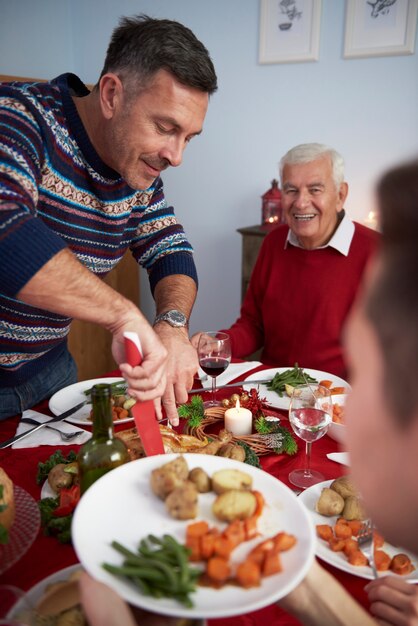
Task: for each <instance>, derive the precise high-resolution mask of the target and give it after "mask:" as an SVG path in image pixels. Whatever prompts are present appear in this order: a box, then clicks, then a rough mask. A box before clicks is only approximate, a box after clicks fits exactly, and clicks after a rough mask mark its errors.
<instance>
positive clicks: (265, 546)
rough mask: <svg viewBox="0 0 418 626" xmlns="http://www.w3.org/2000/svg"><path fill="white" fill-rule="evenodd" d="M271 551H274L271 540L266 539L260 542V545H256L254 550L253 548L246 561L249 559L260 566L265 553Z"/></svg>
mask: <svg viewBox="0 0 418 626" xmlns="http://www.w3.org/2000/svg"><path fill="white" fill-rule="evenodd" d="M273 549H274V541H273V539H266V540H265V541H262V542H261V543H259V544H258V546H255V548H253V549H252V550H251V551H250V553H249V554H248V556H247V560H248V559H250V560H251V561H255V562H256V563H258V564H259V565H260V566H261V565H262V564H263V563H264V557H265V556H266V554H267V552H269V551H270V550H273Z"/></svg>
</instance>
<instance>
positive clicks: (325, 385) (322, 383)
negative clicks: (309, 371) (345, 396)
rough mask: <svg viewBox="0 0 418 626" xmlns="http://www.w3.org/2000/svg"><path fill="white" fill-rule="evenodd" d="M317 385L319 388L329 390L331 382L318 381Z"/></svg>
mask: <svg viewBox="0 0 418 626" xmlns="http://www.w3.org/2000/svg"><path fill="white" fill-rule="evenodd" d="M318 384H319V385H321V387H326V388H327V389H331V387H332V380H320V381H319V383H318Z"/></svg>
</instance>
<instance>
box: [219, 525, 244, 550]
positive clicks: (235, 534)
mask: <svg viewBox="0 0 418 626" xmlns="http://www.w3.org/2000/svg"><path fill="white" fill-rule="evenodd" d="M222 534H223V535H224V537H226V538H227V539H229V541H230V542H231V544H232V545H233V546H234V548H235V547H236V546H238V545H239V544H240V543H242V542H243V541H245V537H246V534H245V527H244V522H243V521H242V520H239V519H236V520H234V521H233V522H231V523H230V524H228V526H227V527H226V528H225V530H224V531H223V533H222Z"/></svg>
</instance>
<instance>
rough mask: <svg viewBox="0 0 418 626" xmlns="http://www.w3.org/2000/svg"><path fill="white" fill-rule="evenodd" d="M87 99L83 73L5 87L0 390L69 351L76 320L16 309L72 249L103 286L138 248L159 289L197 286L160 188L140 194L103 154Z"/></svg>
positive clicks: (0, 100)
mask: <svg viewBox="0 0 418 626" xmlns="http://www.w3.org/2000/svg"><path fill="white" fill-rule="evenodd" d="M88 93H89V92H88V89H87V87H86V86H85V85H84V84H83V83H82V82H81V81H80V80H79V79H78V78H77V76H75V75H74V74H64V75H62V76H59V77H58V78H56V79H54V80H53V81H51V83H35V84H24V83H4V84H2V85H0V267H1V271H0V386H13V385H16V384H19V383H21V382H24V381H25V380H28V379H29V378H31V376H32V375H33V374H34V373H35V372H37V371H39V369H41V368H42V366H43V365H44V364H45V363H46V362H47V361H48V359H52V358H56V357H57V356H58V355H59V353H60V352H62V351H63V350H64V348H65V344H66V337H67V334H68V331H69V325H70V322H71V319H69V318H65V317H62V316H60V315H55V314H53V313H48V312H46V311H43V310H41V309H37V308H34V307H30V306H28V305H26V304H24V303H22V302H20V301H18V300H16V295H17V293H18V292H19V290H20V289H21V288H22V287H23V286H24V285H25V284H26V283H27V282H28V280H30V278H31V277H32V276H33V275H34V274H35V273H36V272H37V271H38V270H39V269H40V268H41V267H42V266H43V265H44V264H45V263H46V262H47V261H49V260H50V259H51V258H52V257H53V256H54V255H55V254H57V253H58V252H59V251H60V250H62V249H63V248H68V249H70V250H71V251H72V252H73V253H74V254H75V255H76V256H77V258H78V260H79V261H80V262H81V263H82V264H83V265H85V266H86V267H87V268H88V269H89V270H90V271H92V272H94V273H95V274H97V275H98V276H100V277H104V276H105V275H106V274H107V273H108V272H109V271H110V270H111V269H112V268H113V267H114V266H115V265H116V264H117V263H118V261H119V260H120V259H121V258H122V256H123V254H124V252H125V250H126V249H127V248H128V247H129V248H130V249H131V251H132V254H133V255H134V257H135V259H136V260H137V261H138V263H140V264H141V266H143V267H144V268H145V269H146V270H147V271H148V274H149V280H150V285H151V289H152V290H154V288H155V285H156V284H157V283H158V281H159V280H160V279H161V278H163V277H165V276H169V275H171V274H184V275H187V276H190V277H191V278H193V279H194V280H195V281H196V282H197V276H196V269H195V265H194V261H193V256H192V248H191V246H190V244H189V242H188V241H187V238H186V235H185V233H184V231H183V228H182V226H181V225H180V224H178V222H177V221H176V218H175V215H174V210H173V208H172V207H169V206H167V202H166V199H165V197H164V192H163V184H162V181H161V179H160V178H157V179H156V180H155V181H154V184H153V186H152V187H149V188H148V189H146V190H143V191H135V190H133V189H132V188H130V187H129V186H128V185H127V184H126V183H125V182H124V180H123V179H121V178H120V176H119V174H118V173H117V172H115V171H114V170H112V169H110V168H109V167H108V166H107V165H106V164H105V163H104V162H103V161H101V159H100V157H99V156H98V154H97V153H96V151H95V150H94V148H93V145H92V144H91V142H90V140H89V138H88V136H87V133H86V131H85V129H84V127H83V124H82V122H81V119H80V117H79V115H78V113H77V110H76V108H75V106H74V103H73V100H72V97H71V95H72V94H73V95H77V96H83V95H87V94H88ZM63 288H65V286H63Z"/></svg>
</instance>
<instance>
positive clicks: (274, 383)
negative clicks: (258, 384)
mask: <svg viewBox="0 0 418 626" xmlns="http://www.w3.org/2000/svg"><path fill="white" fill-rule="evenodd" d="M306 382H308V383H316V382H317V380H316V379H315V378H313V377H312V376H310V375H309V374H308V373H307V372H305V371H304V370H303V369H302V368H301V367H298V364H297V363H295V367H294V368H293V369H288V370H285V371H284V372H281V373H277V374H276V375H275V376H274V377H273V379H272V380H271V381H270V383H269V384H268V385H267V388H268V389H270V390H271V391H275V392H276V393H278V394H279V396H280V397H283V392H284V391H285V385H290V386H291V387H295V386H296V385H303V384H304V383H306Z"/></svg>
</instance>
